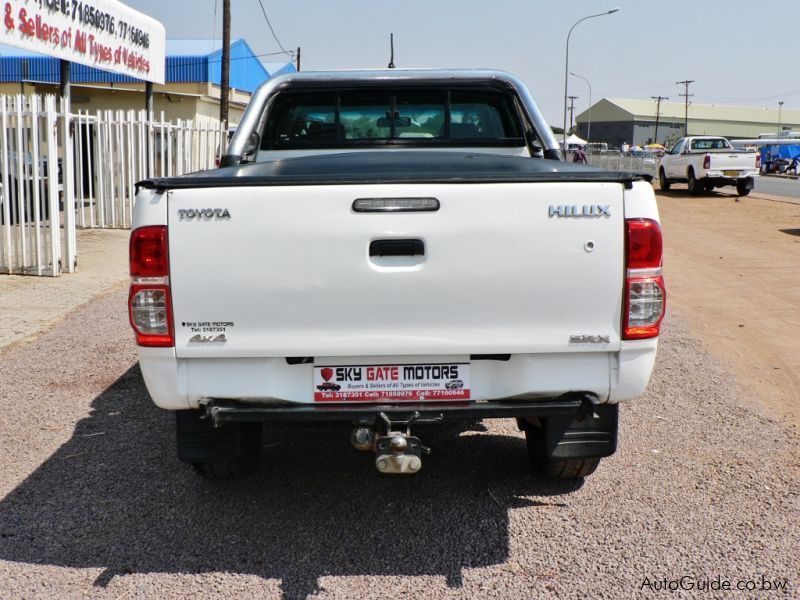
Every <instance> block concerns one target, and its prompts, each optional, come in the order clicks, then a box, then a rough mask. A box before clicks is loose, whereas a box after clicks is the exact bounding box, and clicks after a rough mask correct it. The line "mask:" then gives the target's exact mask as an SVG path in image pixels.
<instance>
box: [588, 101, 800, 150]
mask: <svg viewBox="0 0 800 600" xmlns="http://www.w3.org/2000/svg"><path fill="white" fill-rule="evenodd" d="M656 106H657V104H656V101H655V100H625V99H618V98H603V99H602V100H600V101H599V102H596V103H595V104H594V105H592V107H591V108H589V109H587V110H585V111H584V112H582V113H580V114H579V115H578V116H577V117H576V119H575V120H576V123H577V126H576V130H575V131H576V133H577V134H578V136H580V137H582V138H584V139H587V140H588V141H590V142H606V143H608V145H609V147H611V148H619V147H620V146H621V145H622V144H623V143H626V142H627V143H628V144H630V145H632V146H644V145H645V144H650V143H658V144H664V145H665V146H667V145H670V144H671V143H672V142H674V141H675V140H677V139H678V138H679V137H681V136H683V127H684V110H685V105H684V103H683V102H669V101H662V102H661V110H660V112H659V117H658V139H656ZM590 122H591V131H590V125H589V124H590ZM779 127H780V128H781V129H783V130H784V131H800V109H787V108H785V107H784V108H783V109H782V110H781V109H779V108H778V106H775V107H774V108H764V107H753V106H723V105H719V104H695V103H693V104H690V105H689V121H688V134H689V135H721V136H724V137H727V138H756V137H758V136H759V134H762V133H772V134H775V133H776V132H777V131H778V129H779ZM590 135H591V138H590V137H589V136H590Z"/></svg>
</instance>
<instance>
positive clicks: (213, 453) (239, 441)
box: [175, 410, 262, 479]
mask: <svg viewBox="0 0 800 600" xmlns="http://www.w3.org/2000/svg"><path fill="white" fill-rule="evenodd" d="M175 416H176V426H177V427H176V438H177V442H178V458H179V459H180V460H181V461H183V462H185V463H189V464H190V465H192V467H193V468H194V470H195V471H196V472H197V473H200V474H201V475H203V476H204V477H207V478H208V479H235V478H237V477H241V476H243V475H246V474H247V473H249V472H250V471H252V470H253V468H255V466H256V465H257V464H258V459H259V456H260V453H261V429H262V427H261V423H226V424H225V425H223V426H222V427H218V428H215V427H213V426H212V423H211V419H210V418H202V412H201V411H199V410H181V411H178V412H177V413H176V415H175Z"/></svg>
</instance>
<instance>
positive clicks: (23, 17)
mask: <svg viewBox="0 0 800 600" xmlns="http://www.w3.org/2000/svg"><path fill="white" fill-rule="evenodd" d="M2 10H3V15H2V19H3V20H2V23H1V24H0V32H1V33H0V42H2V43H4V44H9V45H10V46H16V47H17V48H23V49H25V50H31V51H33V52H37V53H39V54H44V55H47V56H53V57H55V58H62V59H64V60H68V61H70V62H75V63H80V64H83V65H89V66H91V67H97V68H98V69H104V70H106V71H112V72H114V73H121V74H123V75H129V76H131V77H135V78H137V79H142V80H144V81H151V82H153V83H161V84H163V83H164V66H165V65H164V61H165V47H166V31H165V30H164V26H163V25H162V24H161V23H160V22H158V21H156V20H155V19H153V18H152V17H148V16H147V15H144V14H142V13H140V12H139V11H136V10H134V9H132V8H130V7H129V6H126V5H125V4H123V3H121V2H117V1H116V0H7V1H5V2H3V3H2Z"/></svg>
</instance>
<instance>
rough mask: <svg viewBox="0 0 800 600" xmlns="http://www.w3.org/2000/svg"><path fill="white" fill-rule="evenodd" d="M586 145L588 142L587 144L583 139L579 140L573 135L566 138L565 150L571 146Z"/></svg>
mask: <svg viewBox="0 0 800 600" xmlns="http://www.w3.org/2000/svg"><path fill="white" fill-rule="evenodd" d="M588 143H589V142H587V141H586V140H584V139H581V138H579V137H578V136H577V135H575V134H574V133H573V134H572V135H571V136H569V137H568V138H567V148H570V147H571V146H581V147H583V146H585V145H586V144H588Z"/></svg>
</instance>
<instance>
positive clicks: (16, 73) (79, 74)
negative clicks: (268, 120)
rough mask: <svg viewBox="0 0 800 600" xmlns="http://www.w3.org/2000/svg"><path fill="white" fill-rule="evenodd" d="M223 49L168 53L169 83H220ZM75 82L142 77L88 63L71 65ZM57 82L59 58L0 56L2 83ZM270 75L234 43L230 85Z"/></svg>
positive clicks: (246, 85) (250, 85)
mask: <svg viewBox="0 0 800 600" xmlns="http://www.w3.org/2000/svg"><path fill="white" fill-rule="evenodd" d="M221 60H222V51H221V50H218V51H216V52H214V53H211V54H208V55H186V56H178V55H176V56H167V61H166V62H167V64H166V81H167V83H202V82H210V83H215V84H217V85H219V84H220V78H221V77H220V75H221V73H220V71H221ZM70 77H71V79H72V81H73V83H140V80H139V79H135V78H133V77H128V76H127V75H119V74H116V73H110V72H108V71H102V70H100V69H95V68H94V67H89V66H86V65H79V64H76V63H72V64H70ZM23 79H24V80H25V81H40V82H46V83H58V82H59V80H60V72H59V60H58V59H57V58H50V57H44V56H30V57H22V56H0V82H2V83H16V82H19V81H21V80H23ZM267 79H269V74H268V73H267V70H266V69H265V68H264V66H263V65H262V64H261V62H260V61H259V60H258V58H256V56H255V55H254V54H253V51H252V50H251V49H250V47H249V46H248V45H247V43H246V42H245V41H244V40H236V41H235V42H234V43H233V44H231V77H230V84H231V87H233V88H236V89H238V90H244V91H247V92H253V91H255V89H256V88H257V87H258V86H259V85H261V84H262V83H263V82H264V81H266V80H267Z"/></svg>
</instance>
